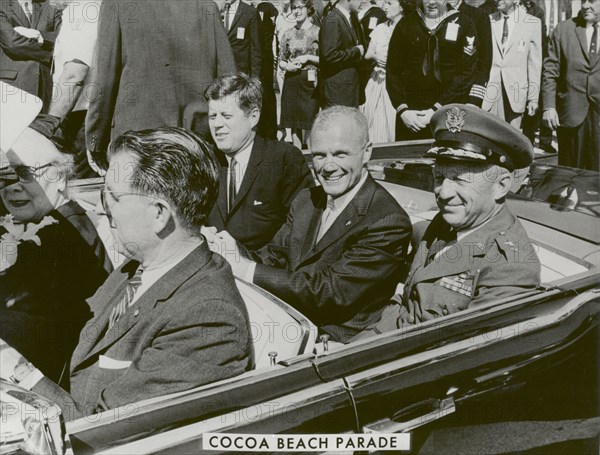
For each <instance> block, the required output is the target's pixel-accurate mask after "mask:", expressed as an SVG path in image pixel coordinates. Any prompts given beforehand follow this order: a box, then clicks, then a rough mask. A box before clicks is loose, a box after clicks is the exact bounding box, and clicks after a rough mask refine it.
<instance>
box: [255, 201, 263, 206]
mask: <svg viewBox="0 0 600 455" xmlns="http://www.w3.org/2000/svg"><path fill="white" fill-rule="evenodd" d="M254 205H262V201H254Z"/></svg>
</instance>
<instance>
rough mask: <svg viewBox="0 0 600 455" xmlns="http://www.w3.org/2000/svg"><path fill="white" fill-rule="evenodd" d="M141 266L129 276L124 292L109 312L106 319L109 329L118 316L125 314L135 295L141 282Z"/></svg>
mask: <svg viewBox="0 0 600 455" xmlns="http://www.w3.org/2000/svg"><path fill="white" fill-rule="evenodd" d="M142 272H143V270H142V268H141V267H138V269H137V270H136V272H135V274H134V275H133V276H132V277H131V279H130V280H129V281H128V283H127V287H126V288H125V294H124V295H123V297H122V298H121V300H120V301H119V303H117V304H116V305H115V307H114V308H113V310H112V312H111V313H110V318H109V319H108V328H109V330H110V329H111V328H112V326H113V325H115V324H116V323H117V321H118V320H119V318H120V317H121V316H123V315H124V314H125V312H126V311H127V309H128V308H129V306H130V305H131V301H132V300H133V297H134V296H135V292H136V291H137V289H138V288H139V287H140V285H141V284H142Z"/></svg>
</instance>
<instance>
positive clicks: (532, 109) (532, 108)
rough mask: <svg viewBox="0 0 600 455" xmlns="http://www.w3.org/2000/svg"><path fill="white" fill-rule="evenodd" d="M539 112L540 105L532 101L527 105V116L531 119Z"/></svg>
mask: <svg viewBox="0 0 600 455" xmlns="http://www.w3.org/2000/svg"><path fill="white" fill-rule="evenodd" d="M537 110H538V103H536V102H535V101H530V102H529V103H527V115H528V116H529V117H533V116H534V115H535V113H536V112H537Z"/></svg>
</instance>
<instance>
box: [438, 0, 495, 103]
mask: <svg viewBox="0 0 600 455" xmlns="http://www.w3.org/2000/svg"><path fill="white" fill-rule="evenodd" d="M448 3H449V4H450V6H452V7H453V8H454V9H457V10H458V11H460V12H461V14H463V15H465V16H467V17H468V18H469V19H471V20H472V21H473V23H474V24H475V29H476V30H477V39H478V40H479V48H478V49H477V70H476V71H475V76H474V78H473V86H472V87H471V92H470V93H469V103H471V104H474V105H475V106H477V107H481V103H482V102H483V98H484V97H485V86H486V85H487V83H488V80H489V77H490V69H491V67H492V29H491V27H490V18H489V16H488V15H487V14H485V12H484V11H483V10H482V9H480V8H476V7H474V6H471V5H467V3H466V2H465V1H464V0H451V1H449V2H448Z"/></svg>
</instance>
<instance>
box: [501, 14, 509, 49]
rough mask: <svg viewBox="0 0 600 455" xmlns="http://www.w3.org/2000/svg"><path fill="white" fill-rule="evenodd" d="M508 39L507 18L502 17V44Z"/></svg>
mask: <svg viewBox="0 0 600 455" xmlns="http://www.w3.org/2000/svg"><path fill="white" fill-rule="evenodd" d="M507 39H508V16H504V26H503V27H502V44H504V43H506V40H507Z"/></svg>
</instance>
